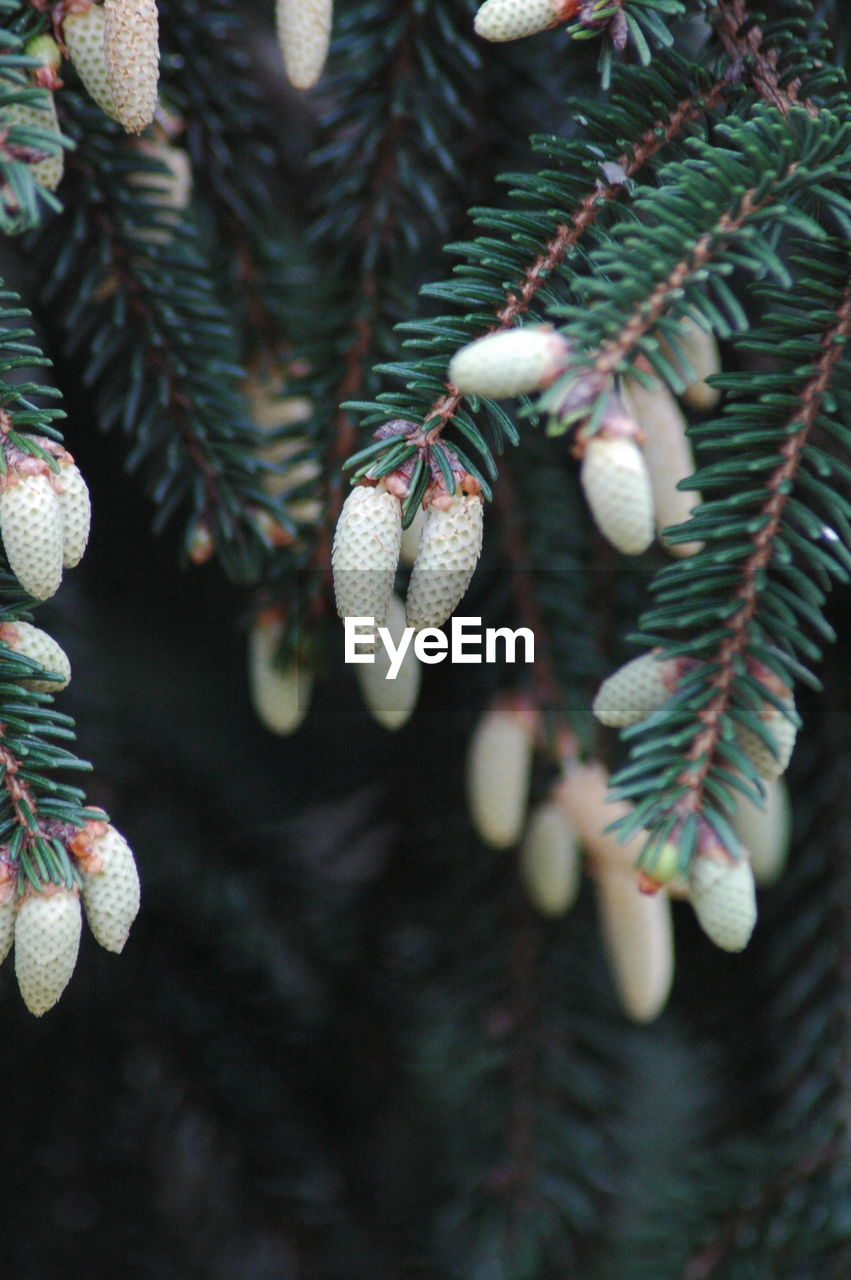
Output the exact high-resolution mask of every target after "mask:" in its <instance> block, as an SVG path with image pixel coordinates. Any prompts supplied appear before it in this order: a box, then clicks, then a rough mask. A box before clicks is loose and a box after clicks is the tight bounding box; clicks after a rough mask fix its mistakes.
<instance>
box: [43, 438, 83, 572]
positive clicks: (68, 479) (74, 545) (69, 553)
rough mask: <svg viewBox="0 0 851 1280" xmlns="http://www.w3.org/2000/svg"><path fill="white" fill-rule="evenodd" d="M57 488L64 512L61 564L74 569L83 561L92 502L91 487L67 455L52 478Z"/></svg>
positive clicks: (60, 504) (61, 458)
mask: <svg viewBox="0 0 851 1280" xmlns="http://www.w3.org/2000/svg"><path fill="white" fill-rule="evenodd" d="M53 485H54V489H55V490H56V493H57V497H58V498H59V507H60V510H61V512H62V564H63V567H64V568H66V569H73V568H74V567H75V566H76V565H78V564H79V563H80V561H81V560H82V558H83V552H84V551H85V549H86V547H87V545H88V541H89V527H90V525H91V521H92V500H91V498H90V496H89V489H88V485H87V484H86V482H85V480H84V479H83V477H82V476H81V474H80V470H79V468H78V467H77V466H76V465H75V463H74V462H73V460H72V458H71V455H70V454H69V453H66V454H65V456H64V458H63V457H60V458H59V475H58V476H57V477H54V478H53Z"/></svg>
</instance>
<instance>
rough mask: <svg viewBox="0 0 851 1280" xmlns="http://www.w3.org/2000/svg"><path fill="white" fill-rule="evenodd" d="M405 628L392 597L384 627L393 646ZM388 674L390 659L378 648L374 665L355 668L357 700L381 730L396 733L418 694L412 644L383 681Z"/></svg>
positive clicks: (400, 609)
mask: <svg viewBox="0 0 851 1280" xmlns="http://www.w3.org/2000/svg"><path fill="white" fill-rule="evenodd" d="M405 625H406V624H405V606H404V604H403V603H402V601H401V600H400V599H399V597H398V596H397V595H392V596H391V597H390V604H389V606H388V608H387V621H386V623H385V626H386V627H387V629H388V631H389V632H390V635H391V638H392V640H393V644H394V645H396V646H398V644H399V642H400V640H401V638H402V635H403V633H404V630H405ZM389 670H390V656H389V654H388V653H387V650H386V649H385V647H384V645H383V644H380V645H379V647H378V650H377V652H376V655H375V662H364V663H358V665H357V666H356V667H355V673H356V675H357V679H358V684H359V685H360V691H361V696H362V698H363V700H364V702H365V703H366V705H367V708H368V709H369V711H370V712H371V714H372V716H373V717H374V718H375V719H376V720H377V721H378V723H379V724H380V725H383V726H384V728H385V729H400V728H401V727H402V725H403V724H406V723H407V721H408V720H409V719H410V717H411V714H412V712H413V710H414V707H415V706H416V705H417V698H418V696H419V692H420V663H419V660H418V658H417V656H416V654H415V653H414V647H413V645H412V644H409V645H408V647H407V649H406V650H405V654H404V657H403V658H402V663H401V666H400V667H399V670H398V672H397V673H396V675H395V677H394V678H393V679H392V680H389V679H387V675H388V672H389Z"/></svg>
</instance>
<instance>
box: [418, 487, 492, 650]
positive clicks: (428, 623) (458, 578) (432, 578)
mask: <svg viewBox="0 0 851 1280" xmlns="http://www.w3.org/2000/svg"><path fill="white" fill-rule="evenodd" d="M483 521H484V507H483V504H482V500H481V498H479V497H478V496H477V495H476V494H461V493H459V494H456V495H455V496H454V497H452V498H449V499H444V500H443V501H442V503H433V504H432V505H431V506H429V507H428V509H427V511H426V518H425V523H424V525H423V531H422V536H421V537H420V545H419V546H418V547H417V554H416V559H415V560H414V567H413V569H412V570H411V580H410V582H409V584H408V594H407V597H406V599H405V614H406V616H407V619H408V626H410V627H414V628H416V630H417V631H422V630H423V629H424V628H425V627H439V626H441V625H442V624H443V623H444V622H445V621H446V619H447V618H448V617H449V616H450V614H452V613H453V612H454V610H455V607H456V605H457V604H458V602H459V601H460V600H461V598H462V596H463V595H464V593H465V591H466V590H467V587H468V586H469V585H470V579H471V578H472V576H473V573H474V571H475V568H476V565H477V563H478V560H479V554H480V552H481V550H482V532H483Z"/></svg>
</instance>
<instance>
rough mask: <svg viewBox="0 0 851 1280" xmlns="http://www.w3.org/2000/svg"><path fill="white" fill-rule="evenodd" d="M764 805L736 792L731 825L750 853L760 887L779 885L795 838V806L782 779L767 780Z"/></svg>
mask: <svg viewBox="0 0 851 1280" xmlns="http://www.w3.org/2000/svg"><path fill="white" fill-rule="evenodd" d="M763 786H764V789H765V794H764V796H763V798H762V804H761V805H760V804H757V802H756V801H755V800H751V799H750V797H749V796H744V795H742V794H741V792H739V791H736V792H735V793H734V794H735V800H736V811H735V813H732V814H731V815H730V826H731V827H732V828H733V830H734V831H735V833H736V835H737V836H738V837H739V839H740V840H741V842H742V845H743V846H744V848H745V849H747V850H748V852H749V853H750V861H751V870H752V871H753V878H754V880H755V881H756V883H757V884H758V885H759V887H760V888H763V887H766V886H768V885H772V884H775V883H776V881H777V880H779V879H780V876H781V874H782V872H783V868H784V867H785V865H786V858H787V856H788V853H789V841H790V838H791V820H792V815H791V806H790V804H789V794H788V792H787V790H786V786H785V784H784V782H783V780H782V778H776V779H771V780H770V779H766V781H765V782H764V784H763Z"/></svg>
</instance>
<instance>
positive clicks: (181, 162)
mask: <svg viewBox="0 0 851 1280" xmlns="http://www.w3.org/2000/svg"><path fill="white" fill-rule="evenodd" d="M136 149H137V150H138V151H139V152H140V154H141V155H143V156H147V157H149V158H150V159H151V160H157V161H159V163H160V164H161V165H162V168H161V169H158V170H157V169H138V170H137V171H136V172H134V173H128V175H127V182H128V183H129V184H130V185H131V186H133V187H138V188H139V189H140V190H141V191H143V192H144V201H145V203H146V204H149V205H154V206H155V207H156V218H157V223H158V225H157V226H153V227H152V226H139V227H136V228H135V230H134V232H133V234H134V236H135V237H136V239H137V240H143V241H145V242H146V243H148V244H169V243H170V242H171V241H172V240H173V239H174V230H173V228H174V227H176V226H178V225H179V223H180V214H181V212H182V210H184V209H185V208H186V206H187V205H188V204H189V200H190V197H191V195H192V165H191V163H190V160H189V156H188V155H187V154H186V152H185V151H184V150H183V149H182V148H181V147H173V146H171V144H170V143H168V142H163V141H162V140H161V139H159V138H139V139H138V141H137V143H136Z"/></svg>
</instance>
